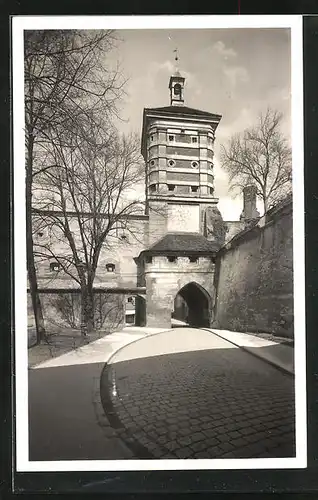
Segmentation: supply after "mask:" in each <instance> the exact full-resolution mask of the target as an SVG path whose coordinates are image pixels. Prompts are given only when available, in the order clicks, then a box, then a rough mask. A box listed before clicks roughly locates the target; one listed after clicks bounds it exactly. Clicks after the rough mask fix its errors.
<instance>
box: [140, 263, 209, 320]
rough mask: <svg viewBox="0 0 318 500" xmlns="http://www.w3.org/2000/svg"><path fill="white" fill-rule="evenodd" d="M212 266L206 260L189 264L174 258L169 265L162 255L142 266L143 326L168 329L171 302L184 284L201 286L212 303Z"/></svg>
mask: <svg viewBox="0 0 318 500" xmlns="http://www.w3.org/2000/svg"><path fill="white" fill-rule="evenodd" d="M213 275H214V263H213V262H212V260H211V258H209V257H199V259H198V261H197V262H196V263H190V262H189V259H188V257H178V259H177V262H169V261H168V259H167V257H165V256H155V257H153V258H152V263H151V264H145V266H144V274H143V276H142V277H141V281H140V284H141V285H146V288H147V292H146V315H147V326H158V325H160V326H162V327H166V326H167V327H170V325H171V313H172V312H173V308H174V299H175V297H176V295H177V293H178V292H179V291H180V290H181V288H183V287H184V286H185V285H187V284H188V283H191V282H195V283H197V284H198V285H200V286H202V287H203V288H204V289H205V290H206V291H207V292H208V294H209V295H210V297H211V305H212V303H213V300H214V286H213Z"/></svg>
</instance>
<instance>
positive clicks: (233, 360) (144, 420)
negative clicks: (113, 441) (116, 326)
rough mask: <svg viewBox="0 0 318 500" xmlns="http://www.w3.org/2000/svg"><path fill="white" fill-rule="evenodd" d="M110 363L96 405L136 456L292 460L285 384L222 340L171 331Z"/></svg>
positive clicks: (288, 382)
mask: <svg viewBox="0 0 318 500" xmlns="http://www.w3.org/2000/svg"><path fill="white" fill-rule="evenodd" d="M158 354H160V355H158ZM112 361H113V363H112V364H111V365H109V366H108V368H106V369H105V370H104V371H103V374H102V379H101V388H102V391H101V400H102V403H103V407H104V410H105V413H106V416H107V417H108V419H109V421H110V423H111V425H112V426H113V427H114V428H115V429H116V432H117V435H118V436H120V437H121V439H122V440H123V441H124V443H126V445H127V446H129V447H130V449H131V450H132V452H133V454H134V455H135V456H136V457H138V458H254V457H255V458H259V457H262V458H263V457H291V456H295V439H294V384H293V378H292V377H291V376H289V375H285V374H283V373H281V372H280V371H278V370H277V369H276V368H274V367H272V366H270V365H269V364H267V363H265V362H263V361H262V360H260V359H257V358H255V357H254V356H252V355H251V354H249V353H246V352H244V351H242V350H241V349H239V348H237V347H234V346H233V345H232V344H230V343H229V342H227V341H226V340H223V339H221V338H220V337H218V336H216V335H214V334H212V333H210V332H207V331H205V330H194V329H191V328H178V329H176V330H174V331H173V332H171V331H170V332H165V333H161V334H159V335H156V336H154V337H148V338H145V339H142V340H140V341H138V342H137V343H135V344H132V345H130V346H128V347H127V348H124V349H123V350H122V351H120V352H119V353H118V355H117V356H115V357H114V358H113V360H112Z"/></svg>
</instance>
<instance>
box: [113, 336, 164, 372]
mask: <svg viewBox="0 0 318 500" xmlns="http://www.w3.org/2000/svg"><path fill="white" fill-rule="evenodd" d="M172 330H173V328H168V329H167V330H162V331H160V332H155V333H149V335H145V336H144V337H140V339H135V340H132V341H131V342H129V343H128V344H125V345H123V346H121V347H119V348H118V349H117V350H116V351H114V352H113V353H112V354H111V355H110V356H109V358H108V360H107V361H105V363H106V365H108V364H110V363H109V362H110V361H111V360H112V358H113V357H114V356H115V355H116V354H117V353H119V352H120V351H122V350H123V349H125V347H127V346H129V345H132V344H135V343H136V342H139V341H140V340H142V339H145V338H149V337H154V336H155V335H160V334H161V333H164V332H171V331H172Z"/></svg>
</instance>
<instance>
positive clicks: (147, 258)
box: [146, 255, 152, 264]
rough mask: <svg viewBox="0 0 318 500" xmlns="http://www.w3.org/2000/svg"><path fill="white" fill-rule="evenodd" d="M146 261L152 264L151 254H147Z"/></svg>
mask: <svg viewBox="0 0 318 500" xmlns="http://www.w3.org/2000/svg"><path fill="white" fill-rule="evenodd" d="M146 263H147V264H152V257H151V255H147V257H146Z"/></svg>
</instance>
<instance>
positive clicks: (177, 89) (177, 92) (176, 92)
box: [173, 83, 181, 95]
mask: <svg viewBox="0 0 318 500" xmlns="http://www.w3.org/2000/svg"><path fill="white" fill-rule="evenodd" d="M173 90H174V95H181V85H180V83H176V84H175V86H174V89H173Z"/></svg>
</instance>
